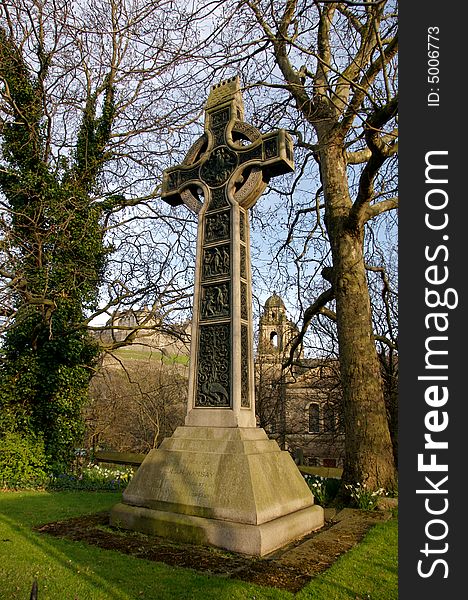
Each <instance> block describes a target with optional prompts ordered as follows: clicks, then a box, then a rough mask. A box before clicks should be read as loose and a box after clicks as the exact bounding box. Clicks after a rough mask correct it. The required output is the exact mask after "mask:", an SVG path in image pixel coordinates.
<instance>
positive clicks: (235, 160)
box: [161, 77, 294, 427]
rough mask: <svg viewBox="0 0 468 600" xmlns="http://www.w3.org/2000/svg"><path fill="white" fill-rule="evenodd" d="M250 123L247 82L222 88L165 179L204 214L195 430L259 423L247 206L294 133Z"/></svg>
mask: <svg viewBox="0 0 468 600" xmlns="http://www.w3.org/2000/svg"><path fill="white" fill-rule="evenodd" d="M243 118H244V106H243V101H242V94H241V91H240V81H239V78H237V77H235V78H232V79H228V80H227V81H223V82H222V83H219V84H217V85H215V86H213V88H212V89H211V92H210V94H209V96H208V101H207V103H206V106H205V133H204V134H203V135H202V136H201V137H200V138H199V139H198V140H197V141H196V142H195V143H194V144H193V146H192V147H191V148H190V150H189V152H188V153H187V156H186V157H185V159H184V161H183V162H182V164H181V165H179V166H176V167H172V168H169V169H166V170H165V171H164V174H163V184H162V193H161V197H162V198H163V199H164V200H165V201H166V202H168V203H169V204H171V205H172V206H176V205H178V204H185V205H186V206H187V207H188V208H189V209H190V210H192V211H194V212H195V213H197V214H198V236H197V258H196V269H195V294H194V305H193V321H192V339H191V354H190V378H189V397H188V410H187V417H186V420H185V424H186V425H187V426H192V425H199V426H211V427H255V426H256V419H255V399H254V358H253V326H252V290H251V272H250V244H249V220H248V213H247V210H248V209H249V208H251V207H252V206H253V205H254V204H255V202H256V201H257V200H258V198H259V197H260V195H261V194H262V193H263V191H264V189H265V187H266V185H267V183H268V181H269V180H270V178H271V177H273V176H276V175H281V174H284V173H288V172H290V171H292V170H294V162H293V151H292V148H293V146H292V140H291V138H290V136H289V135H288V134H287V133H286V132H285V131H284V130H278V131H274V132H272V133H268V134H261V133H260V132H259V131H258V130H257V129H256V128H255V127H253V126H252V125H249V124H248V123H245V122H244V121H243Z"/></svg>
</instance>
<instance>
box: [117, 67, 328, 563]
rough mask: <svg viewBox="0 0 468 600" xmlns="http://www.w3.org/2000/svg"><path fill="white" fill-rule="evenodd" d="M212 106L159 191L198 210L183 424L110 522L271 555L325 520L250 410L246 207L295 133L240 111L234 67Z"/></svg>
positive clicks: (282, 160) (278, 167)
mask: <svg viewBox="0 0 468 600" xmlns="http://www.w3.org/2000/svg"><path fill="white" fill-rule="evenodd" d="M205 108H206V113H205V132H204V134H203V135H202V136H201V137H200V138H199V139H198V140H197V141H196V142H195V144H194V145H193V146H192V147H191V149H190V150H189V152H188V154H187V156H186V157H185V160H184V161H183V162H182V164H181V165H179V166H175V167H172V168H170V169H167V170H166V171H165V172H164V176H163V185H162V194H161V196H162V198H163V199H164V200H165V201H166V202H168V203H169V204H171V205H174V206H175V205H178V204H184V205H185V206H187V207H188V208H189V209H190V210H192V211H194V212H195V213H197V214H198V237H197V259H196V272H195V294H194V303H193V319H192V339H191V359H190V377H189V394H188V407H187V416H186V419H185V426H184V427H179V428H178V429H177V430H176V431H175V432H174V434H173V435H172V437H170V438H167V439H165V440H164V441H163V442H162V444H161V445H160V447H159V448H158V449H157V450H152V451H151V452H150V453H149V454H148V455H147V457H146V459H145V460H144V462H143V463H142V465H141V467H140V468H139V469H138V471H137V473H136V475H135V476H134V478H133V479H132V481H131V482H130V484H129V486H128V487H127V489H126V490H125V492H124V494H123V500H122V502H121V503H119V504H118V505H117V506H115V507H114V508H113V509H112V511H111V524H114V525H119V526H120V527H125V528H128V529H134V530H138V531H143V532H146V533H150V534H151V533H152V534H155V535H163V536H167V537H170V538H173V539H176V540H181V541H186V542H191V543H193V542H198V543H205V544H212V545H216V546H219V547H222V548H226V549H228V550H232V551H237V552H243V553H246V554H253V555H264V554H266V553H268V552H271V551H273V550H275V549H276V548H278V547H280V546H282V545H284V544H286V543H288V542H290V541H291V540H293V539H296V538H298V537H301V536H303V535H305V534H307V533H309V532H310V531H313V530H315V529H318V528H319V527H321V526H322V525H323V509H322V508H321V507H319V506H316V505H314V499H313V496H312V494H311V492H310V490H309V488H308V486H307V485H306V483H305V482H304V479H303V477H302V475H301V474H300V472H299V470H298V469H297V467H296V465H295V464H294V462H293V460H292V459H291V457H290V455H289V454H288V453H287V452H284V451H281V450H280V448H279V447H278V445H277V443H276V442H275V441H273V440H269V439H268V437H267V436H266V434H265V432H264V430H263V429H260V428H258V427H256V419H255V398H254V361H253V331H252V292H251V273H250V244H249V219H248V209H249V208H251V207H252V206H253V205H254V204H255V202H256V201H257V200H258V198H259V197H260V196H261V194H262V192H263V191H264V189H265V187H266V185H267V183H268V181H269V180H270V178H271V177H274V176H276V175H280V174H283V173H287V172H289V171H292V170H293V168H294V166H293V153H292V141H291V138H290V137H289V135H288V134H287V133H286V132H284V131H283V130H279V131H275V132H272V133H267V134H261V133H260V132H259V131H258V130H257V129H256V128H255V127H252V126H251V125H249V124H247V123H245V122H244V120H243V118H244V108H243V101H242V95H241V91H240V82H239V79H238V78H233V79H229V80H227V81H224V82H222V83H220V84H218V85H215V86H214V87H213V88H212V90H211V92H210V94H209V97H208V101H207V104H206V107H205Z"/></svg>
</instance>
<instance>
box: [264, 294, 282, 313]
mask: <svg viewBox="0 0 468 600" xmlns="http://www.w3.org/2000/svg"><path fill="white" fill-rule="evenodd" d="M268 308H282V309H286V307H285V306H284V302H283V301H282V300H281V298H280V297H279V296H278V294H277V293H276V292H273V295H272V296H270V297H269V298H268V300H267V301H266V302H265V309H268Z"/></svg>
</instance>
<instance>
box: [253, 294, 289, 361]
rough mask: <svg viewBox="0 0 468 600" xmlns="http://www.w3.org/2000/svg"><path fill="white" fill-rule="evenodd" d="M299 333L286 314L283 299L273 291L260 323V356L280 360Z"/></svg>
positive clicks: (266, 303)
mask: <svg viewBox="0 0 468 600" xmlns="http://www.w3.org/2000/svg"><path fill="white" fill-rule="evenodd" d="M297 334H298V329H297V327H296V325H295V324H294V323H293V322H292V321H290V320H289V319H288V317H287V315H286V307H285V305H284V302H283V300H282V299H281V298H280V297H279V296H278V295H277V293H276V292H273V295H272V296H270V297H269V298H268V300H267V301H266V302H265V306H264V309H263V314H262V316H261V317H260V323H259V340H258V357H259V358H261V359H262V360H263V361H266V362H278V361H279V360H282V358H283V357H284V355H285V353H287V352H288V345H289V343H290V341H291V340H292V338H294V337H295V336H296V335H297Z"/></svg>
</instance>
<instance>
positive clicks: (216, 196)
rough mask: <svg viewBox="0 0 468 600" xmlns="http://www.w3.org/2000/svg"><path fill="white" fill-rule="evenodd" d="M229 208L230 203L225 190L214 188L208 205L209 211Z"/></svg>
mask: <svg viewBox="0 0 468 600" xmlns="http://www.w3.org/2000/svg"><path fill="white" fill-rule="evenodd" d="M227 206H229V202H228V200H227V198H226V190H225V188H213V189H212V190H211V198H210V202H209V204H208V208H207V211H209V210H217V209H219V208H225V207H227Z"/></svg>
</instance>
